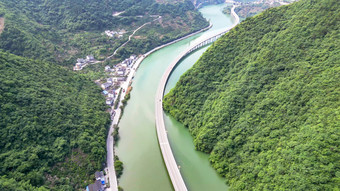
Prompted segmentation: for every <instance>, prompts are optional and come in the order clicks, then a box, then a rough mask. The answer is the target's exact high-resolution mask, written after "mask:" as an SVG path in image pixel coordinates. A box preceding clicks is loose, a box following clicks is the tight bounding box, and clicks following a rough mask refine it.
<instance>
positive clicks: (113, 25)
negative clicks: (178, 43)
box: [0, 0, 208, 65]
mask: <svg viewBox="0 0 340 191" xmlns="http://www.w3.org/2000/svg"><path fill="white" fill-rule="evenodd" d="M116 12H122V14H121V15H120V16H113V13H116ZM152 15H162V16H163V18H162V22H161V23H162V25H160V24H157V25H155V23H153V24H154V25H155V26H154V25H153V30H149V31H148V30H146V31H144V33H139V34H138V35H140V36H142V37H143V38H142V40H135V42H134V43H129V44H128V45H127V46H126V47H127V54H129V55H128V56H130V55H131V54H139V53H145V52H146V51H149V50H151V49H152V48H154V47H156V46H159V45H161V44H163V43H165V42H167V41H169V40H174V39H176V38H178V37H180V36H184V35H186V34H188V33H190V32H193V31H197V30H199V29H201V28H203V27H205V26H207V25H208V22H207V21H206V20H205V19H204V18H203V17H202V15H201V14H200V13H199V12H198V11H197V10H195V8H194V6H193V4H192V3H191V2H190V1H189V0H185V1H183V2H178V3H175V4H159V3H156V2H155V0H120V1H117V0H95V1H94V0H91V1H88V0H35V1H32V0H2V1H0V17H4V18H5V19H6V27H5V29H4V31H3V32H2V34H1V35H0V48H1V49H4V50H6V51H9V52H10V53H13V54H16V55H20V56H24V57H30V58H35V59H40V60H46V61H51V62H57V63H58V64H62V65H70V64H72V65H73V64H74V62H75V59H76V58H77V57H85V56H86V55H89V54H94V55H95V56H96V57H97V58H98V57H100V58H105V56H106V57H107V56H108V55H110V54H112V53H113V50H114V49H115V48H117V47H119V46H120V45H121V44H123V43H124V42H125V41H126V38H127V36H128V34H131V33H132V31H133V30H135V29H136V28H138V27H139V26H141V25H142V24H144V23H146V22H149V21H152V20H154V19H155V17H152ZM174 21H178V22H180V23H181V24H182V26H181V27H180V28H176V27H175V26H177V25H172V24H167V23H173V22H174ZM156 23H157V22H156ZM158 23H160V22H158ZM122 29H124V30H125V31H126V32H127V34H126V35H125V38H122V39H113V38H109V37H107V36H105V35H103V33H104V31H105V30H115V31H119V30H122ZM163 36H166V38H164V39H163V38H161V37H163ZM136 41H137V42H136ZM139 41H141V42H139ZM136 43H139V44H140V43H143V44H147V45H148V46H145V47H142V48H141V47H140V46H138V48H136V46H135V44H136ZM117 56H118V57H122V58H123V59H125V57H124V56H126V55H125V54H124V52H122V53H118V55H117Z"/></svg>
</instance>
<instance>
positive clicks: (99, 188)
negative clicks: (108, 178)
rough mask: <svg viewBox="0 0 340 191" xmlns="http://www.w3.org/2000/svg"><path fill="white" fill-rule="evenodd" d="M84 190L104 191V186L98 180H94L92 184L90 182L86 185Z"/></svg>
mask: <svg viewBox="0 0 340 191" xmlns="http://www.w3.org/2000/svg"><path fill="white" fill-rule="evenodd" d="M86 191H104V186H103V185H102V183H101V182H100V181H99V180H96V181H95V182H94V184H90V185H88V186H87V187H86Z"/></svg>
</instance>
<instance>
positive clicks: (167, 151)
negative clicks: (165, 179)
mask: <svg viewBox="0 0 340 191" xmlns="http://www.w3.org/2000/svg"><path fill="white" fill-rule="evenodd" d="M235 8H236V6H235V5H233V8H232V10H231V12H232V15H233V16H234V17H235V19H236V22H235V24H234V25H232V27H230V28H227V29H226V31H223V32H222V33H219V34H216V35H214V36H208V37H206V38H205V39H202V40H201V41H200V42H197V43H196V44H194V45H192V46H190V47H189V48H188V49H187V50H186V51H184V52H183V53H182V54H180V55H179V56H178V57H177V58H176V59H175V60H174V61H173V62H172V64H171V65H170V66H169V67H168V68H167V70H166V71H165V73H164V74H163V76H162V78H161V80H160V83H159V86H158V90H157V93H156V98H155V111H156V112H155V120H156V129H157V137H158V143H159V147H160V149H161V152H162V156H163V159H164V162H165V164H166V167H167V170H168V173H169V176H170V179H171V181H172V185H173V186H174V188H175V190H187V188H186V185H185V183H184V180H183V178H182V175H181V173H180V171H179V167H178V165H177V163H176V160H175V157H174V156H173V153H172V149H171V147H170V143H169V140H168V136H167V130H166V128H165V123H164V116H163V102H162V100H163V96H164V90H165V87H166V84H167V81H168V79H169V77H170V75H171V73H172V71H173V69H174V68H175V67H176V65H177V64H178V63H179V61H180V60H181V59H182V58H183V57H184V56H186V55H187V54H189V53H191V52H192V51H194V50H196V49H198V48H200V47H201V46H200V47H197V45H199V44H204V42H206V41H209V42H212V41H210V39H214V38H215V40H216V39H217V38H218V37H220V35H221V34H223V33H225V32H228V31H229V30H230V29H232V28H233V27H235V26H236V25H237V24H238V22H239V17H238V15H237V14H236V13H235Z"/></svg>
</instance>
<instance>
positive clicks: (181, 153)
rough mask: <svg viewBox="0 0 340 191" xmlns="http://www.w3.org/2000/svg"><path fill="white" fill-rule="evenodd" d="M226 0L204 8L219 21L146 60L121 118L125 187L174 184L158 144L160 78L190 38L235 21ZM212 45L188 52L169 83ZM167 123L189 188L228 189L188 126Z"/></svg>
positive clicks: (144, 189)
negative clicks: (226, 8) (226, 9)
mask: <svg viewBox="0 0 340 191" xmlns="http://www.w3.org/2000/svg"><path fill="white" fill-rule="evenodd" d="M224 6H225V5H212V6H206V7H204V8H202V9H200V12H201V13H202V15H203V16H204V17H205V18H207V19H208V20H210V21H211V22H212V23H213V27H212V28H211V29H210V30H208V31H206V32H204V33H201V34H198V35H195V36H193V37H190V38H188V39H185V40H182V41H180V42H177V43H175V44H173V45H170V46H168V47H165V48H163V49H161V50H159V51H157V52H155V53H153V54H151V55H150V56H149V57H147V58H146V59H145V60H144V61H143V62H142V63H141V65H140V67H139V69H138V72H137V73H136V76H135V78H134V82H133V83H132V86H133V91H132V92H131V99H130V100H129V101H128V105H127V106H126V108H125V111H124V115H123V117H122V119H121V121H120V124H119V127H120V129H119V134H120V140H119V141H118V142H117V144H116V147H115V151H116V154H117V155H118V156H119V158H120V160H121V161H123V163H124V172H123V175H122V177H121V178H120V179H119V185H121V187H123V188H124V190H125V191H136V190H137V191H153V190H155V191H167V190H169V191H170V190H173V188H172V185H171V181H170V179H169V177H168V174H167V170H166V167H165V165H164V163H163V159H162V155H161V152H160V149H159V146H158V141H157V136H156V129H155V118H154V116H155V113H154V108H155V107H154V99H155V93H156V90H157V87H158V82H159V79H160V78H161V77H162V74H163V72H164V71H165V70H166V68H167V66H168V65H169V64H170V63H171V62H172V61H173V60H174V59H175V58H176V56H177V55H178V54H180V53H181V52H182V51H184V50H185V49H186V48H188V46H189V45H190V43H193V42H194V41H196V40H198V39H199V38H202V36H203V35H207V34H210V33H214V34H215V33H219V32H221V31H223V30H224V29H225V28H228V27H229V26H231V25H232V24H233V20H232V18H231V17H230V16H226V15H224V14H223V13H222V8H223V7H224ZM206 49H207V47H205V48H202V49H200V50H198V51H196V52H194V53H193V54H191V55H189V56H188V57H186V58H185V59H184V60H183V61H182V62H181V63H180V64H179V65H178V66H177V67H176V69H175V70H174V72H173V73H172V75H171V77H170V79H169V82H168V84H167V87H166V91H167V92H168V91H169V89H171V88H173V87H174V85H175V84H176V82H177V81H178V79H179V77H180V76H181V75H182V74H183V73H184V72H185V71H187V70H188V69H189V68H190V67H191V66H192V65H193V64H194V63H195V62H196V61H197V60H198V59H199V57H200V56H201V55H202V53H203V52H204V51H205V50H206ZM165 121H166V127H167V129H168V135H169V140H170V143H171V147H172V149H173V152H174V155H175V158H176V161H177V163H178V165H180V166H181V173H182V176H183V178H184V180H185V183H186V185H187V187H188V189H189V190H195V191H201V190H202V191H203V190H217V191H218V190H227V189H228V187H227V185H226V184H225V183H224V180H223V178H221V177H220V176H219V175H218V174H217V173H216V172H215V171H214V169H213V168H212V167H211V166H210V164H209V161H208V155H207V154H204V153H202V152H198V151H195V149H194V145H193V139H192V137H191V135H190V133H189V132H188V130H187V129H186V128H185V127H183V126H182V124H181V123H179V122H177V121H176V120H174V119H173V118H171V117H169V116H166V117H165Z"/></svg>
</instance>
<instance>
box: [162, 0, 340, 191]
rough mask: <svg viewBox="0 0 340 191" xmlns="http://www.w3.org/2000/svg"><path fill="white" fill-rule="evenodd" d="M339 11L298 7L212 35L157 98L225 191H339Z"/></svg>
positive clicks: (330, 6) (310, 0)
mask: <svg viewBox="0 0 340 191" xmlns="http://www.w3.org/2000/svg"><path fill="white" fill-rule="evenodd" d="M339 13H340V4H339V2H338V1H337V0H319V1H315V0H300V1H299V2H296V3H293V4H291V5H289V6H281V7H278V8H272V9H269V10H267V11H265V12H263V13H261V14H259V15H257V16H255V17H252V18H247V19H246V20H245V21H244V22H242V23H241V24H240V25H238V26H237V27H235V28H234V29H233V30H231V31H230V32H229V33H227V34H226V35H224V36H223V37H221V39H219V40H218V41H217V42H215V43H214V44H213V45H212V46H211V47H210V48H208V50H207V51H206V52H205V53H204V54H203V56H202V57H201V58H200V60H199V61H198V62H197V63H196V64H195V65H194V66H193V68H192V69H190V70H189V71H187V72H186V73H185V74H184V75H183V76H182V77H181V79H180V81H179V82H178V83H177V85H176V87H175V88H174V89H173V90H171V91H170V93H169V94H168V95H166V96H165V99H164V103H163V104H164V108H165V110H166V111H167V112H169V113H170V114H171V115H172V116H174V117H175V118H176V119H177V120H179V121H180V122H182V123H183V124H184V125H185V126H187V127H188V128H189V130H190V132H191V133H192V135H193V137H194V143H195V147H196V149H198V150H200V151H203V152H206V153H210V162H211V164H212V166H213V167H214V168H215V169H216V170H217V172H218V173H220V174H221V175H222V176H223V177H224V178H225V179H226V181H227V183H228V185H230V187H231V190H338V189H339V185H340V173H339V172H340V171H339V169H340V154H339V153H340V152H339V145H340V141H339V137H340V120H339V119H340V113H339V111H340V101H339V98H340V83H339V80H340V63H339V60H340V53H339V50H340V35H339V26H340V23H339V21H340V14H339Z"/></svg>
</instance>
